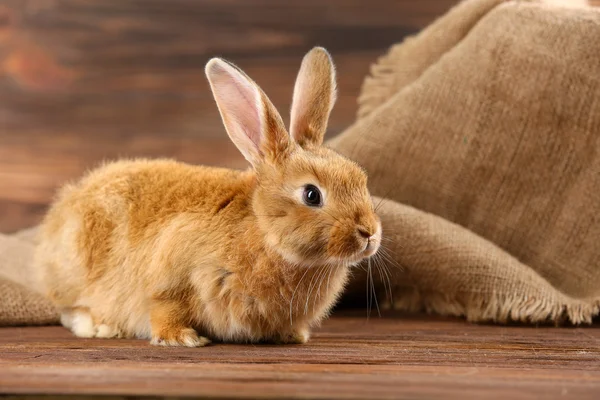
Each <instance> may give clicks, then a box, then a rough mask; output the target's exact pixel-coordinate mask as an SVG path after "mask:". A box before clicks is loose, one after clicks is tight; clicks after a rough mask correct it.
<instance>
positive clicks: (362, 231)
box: [357, 228, 373, 239]
mask: <svg viewBox="0 0 600 400" xmlns="http://www.w3.org/2000/svg"><path fill="white" fill-rule="evenodd" d="M357 230H358V234H359V235H360V236H362V237H364V238H365V239H370V238H372V237H373V234H372V233H371V232H369V231H367V230H366V229H365V228H358V229H357Z"/></svg>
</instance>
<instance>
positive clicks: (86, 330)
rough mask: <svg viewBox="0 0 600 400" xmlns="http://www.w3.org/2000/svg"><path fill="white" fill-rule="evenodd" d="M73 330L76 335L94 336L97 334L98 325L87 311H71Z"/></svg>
mask: <svg viewBox="0 0 600 400" xmlns="http://www.w3.org/2000/svg"><path fill="white" fill-rule="evenodd" d="M70 322H71V324H70V325H71V331H72V332H73V333H74V334H75V336H79V337H82V338H92V337H94V336H96V327H95V326H94V321H93V320H92V316H91V315H90V314H89V313H88V312H85V311H79V310H75V311H73V313H71V321H70Z"/></svg>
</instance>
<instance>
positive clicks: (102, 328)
mask: <svg viewBox="0 0 600 400" xmlns="http://www.w3.org/2000/svg"><path fill="white" fill-rule="evenodd" d="M117 336H119V331H118V330H116V329H113V328H112V327H110V326H108V325H106V324H101V325H98V326H97V327H96V337H97V338H101V339H110V338H114V337H117Z"/></svg>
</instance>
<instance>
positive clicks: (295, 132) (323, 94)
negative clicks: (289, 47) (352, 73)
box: [290, 47, 336, 147]
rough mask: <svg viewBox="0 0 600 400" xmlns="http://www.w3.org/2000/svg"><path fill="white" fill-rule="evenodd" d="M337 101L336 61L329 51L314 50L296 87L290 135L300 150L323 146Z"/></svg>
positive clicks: (304, 60)
mask: <svg viewBox="0 0 600 400" xmlns="http://www.w3.org/2000/svg"><path fill="white" fill-rule="evenodd" d="M335 100H336V84H335V67H334V65H333V61H332V60H331V56H330V55H329V53H328V52H327V50H325V49H324V48H322V47H315V48H313V49H312V50H311V51H309V52H308V53H307V54H306V55H305V56H304V59H303V60H302V65H301V66H300V71H299V72H298V77H297V78H296V86H295V87H294V99H293V101H292V115H291V120H290V133H291V135H292V137H293V138H294V139H295V140H296V142H298V144H300V146H302V147H304V146H306V145H314V146H320V145H321V144H322V143H323V137H324V136H325V131H326V130H327V121H328V120H329V114H330V113H331V110H332V109H333V105H334V104H335Z"/></svg>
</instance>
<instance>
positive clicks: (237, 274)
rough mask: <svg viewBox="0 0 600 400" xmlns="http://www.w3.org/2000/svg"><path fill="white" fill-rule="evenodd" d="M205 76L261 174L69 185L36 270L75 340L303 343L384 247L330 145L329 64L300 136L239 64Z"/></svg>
mask: <svg viewBox="0 0 600 400" xmlns="http://www.w3.org/2000/svg"><path fill="white" fill-rule="evenodd" d="M206 75H207V77H208V80H209V82H210V86H211V88H212V91H213V94H214V97H215V100H216V103H217V106H218V108H219V111H220V113H221V117H222V118H223V122H224V124H225V127H226V129H227V133H228V134H229V136H230V138H231V140H232V141H233V143H235V145H236V146H237V147H238V148H239V150H240V151H241V152H242V154H243V155H244V156H245V158H246V159H247V160H248V161H249V162H250V164H251V165H252V168H250V169H249V170H247V171H234V170H228V169H220V168H209V167H203V166H195V165H187V164H183V163H179V162H176V161H170V160H134V161H118V162H115V163H109V164H106V165H104V166H102V167H100V168H98V169H96V170H94V171H92V172H90V173H89V174H87V175H86V176H85V177H83V179H81V180H80V181H79V182H77V183H75V184H70V185H67V186H65V187H64V188H63V189H62V190H61V191H60V193H59V195H58V197H57V199H56V201H55V203H54V204H53V206H52V207H51V209H50V210H49V212H48V214H47V216H46V218H45V220H44V223H43V228H42V233H41V241H40V245H39V247H38V249H37V254H36V263H37V266H38V271H39V273H40V276H39V279H40V284H41V287H42V288H43V289H42V290H43V291H44V293H45V294H46V295H47V296H48V297H49V298H50V299H52V301H53V302H54V304H55V305H56V306H57V307H58V309H59V310H60V312H61V321H62V323H63V325H64V326H66V327H68V328H70V329H71V330H72V331H73V333H74V334H75V335H77V336H81V337H102V338H109V337H137V338H148V339H151V342H152V343H153V344H158V345H169V346H178V345H179V346H203V345H205V344H206V343H209V339H207V337H208V338H211V339H215V340H219V341H228V342H263V341H264V342H274V343H304V342H306V341H307V340H308V338H309V328H310V327H311V326H313V325H315V324H317V323H319V322H320V320H322V319H323V318H324V317H325V316H326V315H327V314H328V312H329V310H330V309H331V307H332V305H333V304H334V303H335V301H336V299H337V297H338V296H339V294H340V292H341V291H342V289H343V287H344V285H345V282H346V279H347V277H348V274H349V270H350V267H351V266H353V265H356V264H357V263H359V262H360V261H361V260H363V259H365V258H367V257H370V256H372V255H373V254H375V253H376V252H377V250H378V248H379V245H380V242H381V224H380V220H379V218H378V217H377V215H376V214H375V212H374V210H373V203H372V200H371V197H370V194H369V192H368V190H367V177H366V175H365V173H364V172H363V170H362V169H361V168H360V167H359V166H358V165H356V164H355V163H354V162H352V161H350V160H348V159H346V158H344V157H342V156H340V155H338V154H337V153H335V152H333V151H332V150H330V149H327V148H325V147H322V142H323V136H324V134H325V130H326V125H327V120H328V118H329V114H330V112H331V109H332V107H333V104H334V102H335V97H336V93H335V70H334V67H333V64H332V61H331V58H330V56H329V54H328V53H327V52H326V51H325V50H324V49H322V48H314V49H313V50H311V51H310V52H309V53H308V54H307V55H306V56H305V57H304V59H303V61H302V65H301V68H300V72H299V74H298V78H297V81H296V85H295V89H294V97H293V105H292V111H291V128H290V133H288V132H287V131H286V129H285V126H284V124H283V122H282V119H281V117H280V115H279V114H278V112H277V111H276V110H275V108H274V107H273V105H272V104H271V102H270V101H269V99H268V98H267V96H266V95H265V94H264V93H263V92H262V90H261V89H260V88H259V87H258V86H257V85H256V84H255V83H254V82H253V81H252V80H251V79H250V78H248V76H246V75H245V74H244V73H243V72H242V71H240V70H239V69H238V68H236V67H235V66H233V65H232V64H229V63H228V62H226V61H223V60H221V59H212V60H210V61H209V62H208V64H207V65H206ZM200 335H205V336H206V337H204V336H200Z"/></svg>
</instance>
